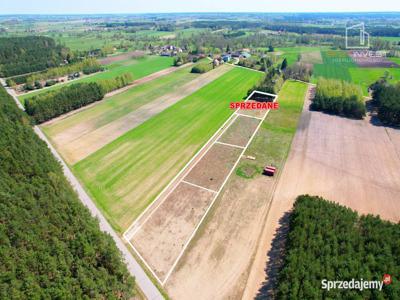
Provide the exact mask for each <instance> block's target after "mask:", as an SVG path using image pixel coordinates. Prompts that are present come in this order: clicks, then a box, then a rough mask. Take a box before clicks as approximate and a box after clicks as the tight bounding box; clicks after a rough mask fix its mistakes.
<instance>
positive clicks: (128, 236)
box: [123, 90, 278, 285]
mask: <svg viewBox="0 0 400 300" xmlns="http://www.w3.org/2000/svg"><path fill="white" fill-rule="evenodd" d="M256 92H258V93H261V94H264V95H268V96H271V97H274V100H273V102H275V101H276V100H277V98H278V96H277V95H275V94H269V93H264V92H259V91H256V90H255V91H253V92H252V93H251V94H250V95H249V96H248V97H247V98H246V100H245V102H246V101H248V100H249V99H250V98H251V97H252V96H253V94H254V93H256ZM238 111H239V108H238V109H236V111H235V112H234V113H232V115H231V116H230V117H229V118H228V119H227V120H226V121H225V122H224V123H223V124H222V125H221V127H220V128H219V129H218V130H217V131H216V132H215V133H214V134H213V135H212V137H211V138H210V139H209V140H208V141H207V142H206V143H205V144H204V145H203V146H202V147H201V148H200V150H199V151H197V153H196V154H195V155H194V156H193V157H192V158H191V159H190V161H189V162H188V163H187V164H186V165H185V166H184V167H183V168H182V169H181V170H180V171H179V173H178V174H177V175H176V176H175V177H174V178H173V179H172V180H171V181H170V182H169V184H168V185H167V186H166V187H165V188H164V189H163V190H162V191H161V192H160V193H159V194H158V196H157V197H156V198H155V200H154V201H153V202H152V204H150V205H149V206H148V207H147V208H146V209H145V210H144V211H143V212H142V213H141V214H140V215H139V217H138V218H137V219H136V220H135V221H134V222H133V223H132V224H131V225H130V226H129V227H128V229H127V230H126V231H125V232H124V233H123V237H124V239H125V240H126V241H127V242H128V244H129V245H130V246H131V247H132V249H133V250H134V251H135V253H136V254H137V255H138V256H139V258H140V259H141V260H142V261H143V262H144V264H145V265H146V267H147V268H148V269H149V270H150V272H151V273H152V275H153V276H154V277H155V278H156V279H157V281H158V282H159V283H160V284H161V285H165V283H166V282H167V280H168V279H169V277H170V275H171V274H172V272H173V270H174V269H175V267H176V265H177V264H178V262H179V260H180V259H181V257H182V256H183V254H184V252H185V251H186V248H187V247H188V245H189V244H190V242H191V241H192V239H193V237H194V235H195V234H196V232H197V231H198V229H199V227H200V226H201V224H202V223H203V221H204V219H205V217H206V216H207V215H208V212H209V211H210V209H211V208H212V206H213V205H214V203H215V201H216V200H217V198H218V196H219V194H220V193H221V191H222V190H223V188H224V187H225V184H226V183H227V182H228V180H229V178H230V176H231V174H232V173H233V171H234V170H235V168H236V166H237V165H238V163H239V161H240V160H241V158H242V156H243V154H244V153H245V152H246V150H247V148H248V147H249V145H250V144H251V142H252V141H253V139H254V137H255V135H256V134H257V132H258V130H259V128H260V126H261V124H262V123H263V122H264V120H265V118H266V117H267V115H268V113H269V111H270V109H269V110H267V111H266V113H265V114H264V116H263V117H262V118H257V117H253V116H247V115H243V116H245V117H250V118H255V119H258V120H260V122H259V123H258V125H257V127H256V129H255V130H254V132H253V134H252V135H251V137H250V139H249V140H248V141H247V143H246V145H245V146H244V147H241V146H238V145H233V144H226V143H222V142H219V141H218V139H219V138H220V137H221V136H222V135H223V134H224V133H225V131H226V130H227V129H228V128H229V127H230V126H231V125H232V124H233V123H234V121H235V120H236V119H237V118H238V117H239V116H240V115H241V114H239V113H238ZM229 122H231V123H229ZM227 124H229V125H228V126H226V125H227ZM224 127H225V128H224ZM218 135H219V136H218ZM214 144H225V145H227V146H231V147H239V148H240V149H242V151H241V153H240V155H239V156H238V158H237V160H236V161H235V164H234V165H233V166H232V168H231V170H230V171H229V173H228V175H227V176H226V178H225V180H224V181H223V183H222V185H221V186H220V188H219V189H218V191H214V190H210V189H207V188H205V187H202V186H199V185H196V184H193V183H191V182H188V181H185V180H183V179H184V178H185V177H186V176H185V177H183V178H181V179H180V180H179V181H178V182H175V181H176V180H177V179H178V178H179V176H180V175H182V174H183V173H184V172H187V174H189V172H190V171H191V170H192V169H193V168H194V167H195V166H196V165H197V164H198V162H199V161H200V160H201V159H202V158H203V157H204V155H205V154H207V152H208V151H209V150H210V149H211V148H212V146H213V145H214ZM206 147H208V149H207V150H206V151H204V153H201V152H202V151H203V150H204V149H205V148H206ZM195 159H198V161H197V162H196V163H194V164H193V165H192V166H190V167H189V168H188V169H187V167H188V166H189V165H190V164H191V163H192V162H193V161H194V160H195ZM182 182H183V183H186V184H189V185H192V186H195V187H197V188H200V189H205V190H208V191H210V192H213V193H214V194H215V195H214V198H213V199H212V201H211V203H210V205H209V206H208V208H207V209H206V211H205V212H204V214H203V216H202V217H201V219H200V221H199V223H198V224H197V225H196V227H195V229H194V230H193V232H192V234H191V235H190V237H189V238H188V240H187V241H186V242H185V244H184V246H183V248H182V250H181V251H180V253H179V255H178V257H177V258H176V260H175V261H174V263H173V265H172V267H171V268H170V270H169V271H168V272H167V274H166V276H165V279H164V280H163V281H161V280H160V278H158V276H157V275H156V274H155V272H154V271H153V270H152V268H151V267H150V266H149V264H148V263H147V262H146V261H145V259H144V258H143V257H142V255H140V253H139V251H138V250H137V249H136V248H135V247H134V246H133V244H132V243H131V242H130V240H131V239H132V238H133V236H134V235H135V234H136V233H137V232H138V231H139V229H140V228H141V227H142V225H143V224H145V223H146V222H147V220H148V219H149V218H150V217H151V216H152V215H153V213H154V212H155V211H156V210H157V209H158V208H159V207H160V206H161V204H162V203H164V201H165V200H166V199H167V198H168V196H169V195H170V194H171V193H172V192H173V191H174V190H175V189H176V188H177V186H178V185H179V184H180V183H182ZM174 183H175V186H174V187H173V188H172V189H171V190H170V191H169V192H168V193H167V194H166V195H165V196H164V198H163V199H162V201H160V202H159V203H158V204H157V205H156V206H155V207H154V209H153V210H152V211H151V212H150V213H149V215H148V216H147V217H146V218H145V219H144V220H143V222H142V224H140V225H139V226H138V225H137V224H138V222H139V221H141V219H142V217H143V216H144V215H145V214H146V213H147V212H148V211H149V209H151V208H153V204H154V203H156V202H157V201H158V200H159V199H160V197H162V196H163V194H164V192H165V191H166V190H167V189H168V188H170V187H171V186H172V185H173V184H174ZM135 226H137V227H135ZM132 229H133V231H132V232H131V233H129V231H131V230H132Z"/></svg>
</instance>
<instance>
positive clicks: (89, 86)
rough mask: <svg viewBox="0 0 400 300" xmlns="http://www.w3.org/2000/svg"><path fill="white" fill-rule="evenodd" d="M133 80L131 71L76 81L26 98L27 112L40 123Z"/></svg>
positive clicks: (97, 98)
mask: <svg viewBox="0 0 400 300" xmlns="http://www.w3.org/2000/svg"><path fill="white" fill-rule="evenodd" d="M132 81H133V77H132V75H131V74H130V73H124V74H122V75H121V76H117V77H115V78H111V79H101V80H98V81H97V82H90V83H86V82H85V83H74V84H71V85H67V86H65V87H62V88H61V89H58V90H53V91H49V92H46V93H42V94H39V95H36V96H33V97H31V98H28V99H26V100H25V109H26V112H27V113H28V114H29V115H30V116H32V118H33V119H34V121H35V122H36V123H38V124H40V123H43V122H45V121H48V120H50V119H52V118H55V117H58V116H60V115H62V114H65V113H67V112H70V111H72V110H74V109H78V108H81V107H83V106H86V105H88V104H90V103H93V102H95V101H99V100H101V99H103V97H104V95H105V94H106V93H109V92H111V91H113V90H116V89H119V88H122V87H124V86H126V85H128V84H130V83H131V82H132Z"/></svg>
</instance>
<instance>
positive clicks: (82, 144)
mask: <svg viewBox="0 0 400 300" xmlns="http://www.w3.org/2000/svg"><path fill="white" fill-rule="evenodd" d="M229 70H231V67H230V66H228V65H226V66H222V67H219V68H217V69H215V70H212V71H210V72H208V73H206V74H202V75H200V76H198V77H196V78H194V79H192V80H191V81H189V82H185V81H187V79H190V78H191V76H186V78H187V79H186V78H184V77H182V78H181V79H182V83H183V85H182V86H176V87H175V88H172V87H171V88H170V89H169V93H167V94H165V95H162V96H160V97H158V98H156V99H153V100H152V101H150V102H148V103H146V104H144V105H142V106H140V107H138V108H137V109H134V110H132V111H131V112H130V113H127V114H125V115H123V116H121V117H120V118H117V119H115V120H113V121H111V122H108V123H106V124H104V125H103V126H100V127H98V128H96V126H92V127H90V126H91V124H92V123H93V122H90V120H88V121H84V122H80V123H78V124H77V125H76V126H72V127H70V128H69V129H67V130H65V131H63V132H61V133H59V134H57V135H55V136H52V140H53V142H54V143H55V145H56V146H57V148H58V149H59V151H61V153H62V154H63V156H64V158H65V159H66V160H67V161H68V163H70V164H74V163H76V162H78V161H80V160H82V159H84V158H85V157H87V156H89V155H90V154H92V153H93V152H95V151H97V150H99V149H100V148H102V147H104V146H105V145H107V144H108V143H110V142H112V141H113V140H115V139H116V138H118V137H119V136H121V135H123V134H124V133H125V132H127V131H129V130H131V129H133V128H135V127H137V126H138V125H140V124H141V123H143V122H145V121H146V120H148V119H149V118H151V117H152V116H154V115H156V114H158V113H160V112H161V111H163V110H165V109H167V108H168V107H170V106H172V105H173V104H175V103H176V102H178V101H179V100H181V99H183V98H185V97H186V96H189V95H190V94H192V93H194V92H195V91H196V90H198V89H200V88H202V87H203V86H205V85H207V84H208V83H210V82H212V81H213V80H215V79H216V78H218V77H220V76H221V75H223V74H225V73H226V72H228V71H229ZM161 72H162V71H161ZM182 75H183V76H185V75H187V74H184V73H182ZM120 95H121V96H122V94H120ZM144 96H145V95H144ZM65 122H68V120H65ZM85 126H88V127H85Z"/></svg>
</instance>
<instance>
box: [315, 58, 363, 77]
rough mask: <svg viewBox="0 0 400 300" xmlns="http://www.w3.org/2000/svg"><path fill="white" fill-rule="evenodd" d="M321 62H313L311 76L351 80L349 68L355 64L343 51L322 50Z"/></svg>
mask: <svg viewBox="0 0 400 300" xmlns="http://www.w3.org/2000/svg"><path fill="white" fill-rule="evenodd" d="M321 55H322V60H323V64H315V65H314V72H313V77H314V81H315V80H316V79H317V78H318V77H325V78H335V79H342V80H346V81H351V75H350V72H349V68H356V67H357V65H356V64H355V63H354V62H353V60H352V58H351V57H350V56H348V55H347V53H346V52H345V51H333V50H332V51H322V52H321Z"/></svg>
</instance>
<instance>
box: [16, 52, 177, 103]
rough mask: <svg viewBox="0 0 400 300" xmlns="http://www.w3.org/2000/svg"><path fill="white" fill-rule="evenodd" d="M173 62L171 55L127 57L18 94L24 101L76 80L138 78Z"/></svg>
mask: <svg viewBox="0 0 400 300" xmlns="http://www.w3.org/2000/svg"><path fill="white" fill-rule="evenodd" d="M172 63H173V58H172V57H162V56H145V57H141V58H137V59H129V60H124V61H119V62H117V63H113V64H110V65H108V66H106V70H105V71H104V72H100V73H97V74H94V75H91V76H87V77H83V78H80V79H75V80H71V81H69V82H68V83H65V84H57V85H54V86H52V87H50V88H47V89H46V88H45V89H41V90H38V91H35V92H32V93H28V94H24V95H21V96H19V97H18V98H19V100H20V101H21V102H22V103H24V100H25V99H26V98H29V97H32V96H34V95H38V94H40V93H44V92H46V91H49V90H55V89H60V88H61V87H63V86H65V85H69V84H73V83H77V82H96V80H99V79H110V78H115V77H116V76H118V75H121V74H123V73H131V74H132V76H133V78H134V79H139V78H142V77H144V76H147V75H149V74H152V73H154V72H157V71H160V70H163V69H166V68H168V67H171V66H172Z"/></svg>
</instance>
